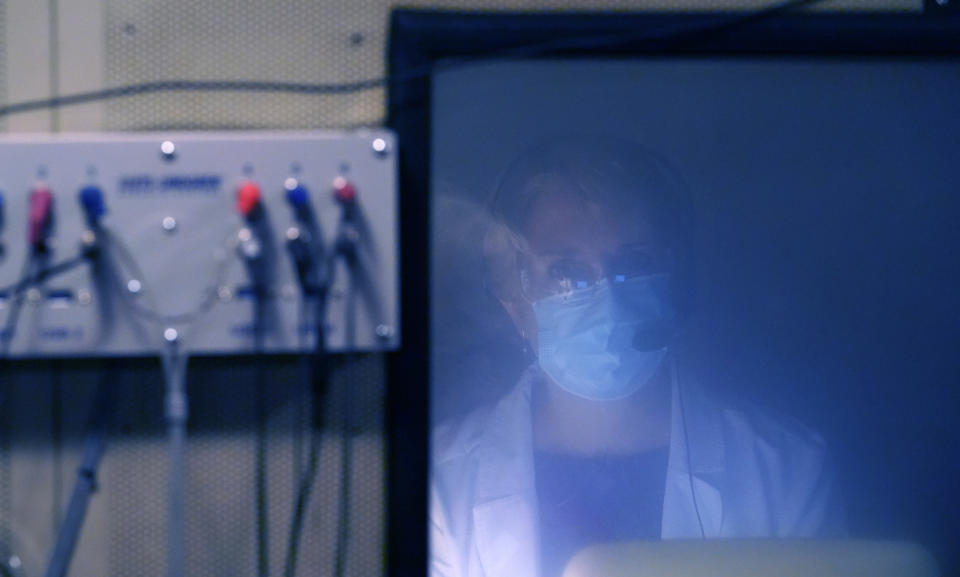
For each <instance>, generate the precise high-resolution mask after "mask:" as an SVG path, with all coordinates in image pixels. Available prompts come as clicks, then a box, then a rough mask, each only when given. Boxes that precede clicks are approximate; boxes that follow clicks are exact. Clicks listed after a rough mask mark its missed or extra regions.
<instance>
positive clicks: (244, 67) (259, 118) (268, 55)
mask: <svg viewBox="0 0 960 577" xmlns="http://www.w3.org/2000/svg"><path fill="white" fill-rule="evenodd" d="M104 2H105V6H106V9H105V18H106V24H105V33H106V52H105V59H106V72H105V75H106V78H105V83H106V85H108V86H119V85H126V84H135V83H139V82H149V81H157V80H173V79H176V80H261V81H280V82H303V83H345V82H355V81H360V80H367V79H372V78H379V77H382V76H383V74H384V73H385V69H386V66H385V50H386V33H387V22H388V19H389V13H390V10H391V8H392V7H393V6H394V5H399V4H400V3H396V2H390V1H385V0H328V1H324V2H312V1H309V0H279V1H276V2H256V1H252V0H243V1H239V2H226V1H213V2H195V1H192V0H171V1H168V2H150V1H148V0H104ZM771 4H774V3H773V2H770V1H769V0H718V1H703V0H679V1H672V0H640V1H637V0H633V1H631V0H588V1H584V0H580V1H576V0H555V1H545V0H494V1H483V2H481V1H477V0H446V1H441V2H436V1H432V2H431V1H424V0H413V1H412V2H403V3H402V5H403V6H404V7H423V8H432V9H440V8H449V9H461V10H471V9H472V10H522V11H538V10H541V11H542V10H546V11H571V10H664V9H669V10H691V11H695V10H705V9H707V10H725V9H729V10H750V9H758V8H762V7H764V6H769V5H771ZM921 6H922V2H921V1H920V0H879V1H873V0H845V1H842V2H836V1H825V2H823V3H822V4H820V5H818V7H819V8H820V9H833V10H843V9H848V10H849V9H853V10H912V9H919V8H920V7H921ZM383 115H384V91H383V89H382V88H374V89H371V90H366V91H363V92H358V93H351V94H335V95H290V94H269V93H267V94H250V93H211V92H192V93H167V94H155V95H148V96H140V97H135V98H125V99H119V100H115V101H111V102H110V103H109V104H108V106H107V114H106V119H105V122H106V128H108V129H111V130H130V129H134V130H144V129H151V130H152V129H167V128H190V129H193V128H224V127H230V128H237V127H244V128H253V127H256V128H282V127H289V128H324V127H349V126H357V125H368V124H376V123H379V122H380V121H381V119H382V118H383Z"/></svg>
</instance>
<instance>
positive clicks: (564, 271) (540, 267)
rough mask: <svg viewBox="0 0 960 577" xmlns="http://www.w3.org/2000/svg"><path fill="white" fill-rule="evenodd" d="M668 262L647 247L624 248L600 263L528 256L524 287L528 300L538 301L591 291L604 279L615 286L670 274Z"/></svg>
mask: <svg viewBox="0 0 960 577" xmlns="http://www.w3.org/2000/svg"><path fill="white" fill-rule="evenodd" d="M667 260H668V259H666V258H665V256H664V255H663V254H662V253H658V252H657V251H655V250H653V249H652V248H651V247H649V246H647V245H636V246H627V247H622V248H621V249H619V250H617V252H615V253H614V254H612V255H610V256H609V257H607V258H604V259H600V260H596V259H586V258H584V257H582V256H564V255H558V256H538V255H532V254H528V255H527V257H526V258H525V259H524V267H523V269H522V271H521V272H522V277H521V285H522V288H523V291H524V294H525V295H527V298H529V299H530V300H538V299H541V298H546V297H549V296H553V295H561V294H569V293H571V292H573V291H576V290H580V289H588V288H590V287H592V286H595V285H596V284H597V283H598V282H600V281H601V280H603V279H607V280H608V282H610V283H611V284H612V285H614V286H615V285H616V284H617V283H622V282H625V281H626V280H628V279H631V278H635V277H639V276H645V275H650V274H657V273H663V272H667V270H668V266H667Z"/></svg>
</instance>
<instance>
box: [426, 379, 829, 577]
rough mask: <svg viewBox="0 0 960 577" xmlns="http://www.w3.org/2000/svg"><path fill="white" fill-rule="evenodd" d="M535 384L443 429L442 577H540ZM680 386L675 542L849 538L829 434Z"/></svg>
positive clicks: (435, 552)
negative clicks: (827, 440)
mask: <svg viewBox="0 0 960 577" xmlns="http://www.w3.org/2000/svg"><path fill="white" fill-rule="evenodd" d="M535 378H538V369H537V368H535V367H532V368H531V369H528V370H527V372H526V373H525V374H524V376H523V377H522V378H521V380H520V382H519V384H518V385H517V386H516V387H515V388H514V390H513V391H512V392H510V393H509V394H508V395H507V396H506V397H504V398H503V399H501V400H500V402H499V403H497V404H496V405H494V406H493V407H490V408H486V409H481V410H478V411H475V412H473V413H471V414H470V415H469V416H468V417H467V418H466V419H464V420H462V421H460V422H458V423H455V424H445V425H441V426H440V427H438V428H437V429H436V430H435V431H434V434H433V440H432V449H431V453H432V463H431V483H430V485H431V487H430V576H431V577H481V576H482V577H539V575H540V572H539V566H538V565H539V547H540V545H539V531H538V522H537V520H538V512H537V496H536V489H535V487H536V485H535V483H534V463H533V442H532V429H531V404H530V398H531V390H532V383H533V380H534V379H535ZM680 380H681V381H682V384H678V383H676V382H675V383H674V386H673V408H672V424H671V440H670V450H669V457H668V462H667V478H666V487H665V492H664V497H663V517H662V523H661V536H662V537H663V538H664V539H678V538H693V539H698V538H701V529H700V525H701V523H702V525H703V533H704V534H705V536H706V537H707V538H714V537H810V536H836V535H840V534H842V533H843V515H842V512H841V511H840V509H839V508H838V507H837V502H838V501H837V496H836V491H835V488H834V485H833V477H832V470H831V467H830V463H829V460H828V458H827V452H826V447H825V445H824V443H823V440H822V439H821V438H820V437H819V436H817V435H816V434H815V433H813V432H812V431H810V430H809V429H807V428H806V427H804V426H803V425H801V424H800V423H798V422H796V421H792V420H789V419H784V418H772V417H771V416H770V415H768V414H765V413H764V412H762V411H757V410H746V411H745V410H733V409H731V408H728V407H725V406H723V405H720V404H718V403H717V402H715V401H714V400H712V399H711V398H710V397H708V396H707V395H706V394H704V393H703V391H702V389H700V388H699V387H698V386H697V385H696V384H695V383H694V382H690V381H691V380H692V379H689V378H687V377H686V376H683V377H681V379H680ZM681 392H682V394H683V405H682V407H681V405H680V403H679V400H680V399H679V396H678V395H679V394H681ZM683 415H685V416H686V418H687V420H686V423H684V422H683V420H682V416H683ZM686 435H689V439H688V440H685V436H686ZM688 446H689V450H690V458H689V461H688V459H687V447H688ZM688 462H689V463H690V464H691V466H690V467H688V465H687V463H688ZM688 470H689V473H688ZM691 486H692V487H693V490H694V491H696V503H695V502H694V498H693V496H692V493H691ZM698 512H699V520H698Z"/></svg>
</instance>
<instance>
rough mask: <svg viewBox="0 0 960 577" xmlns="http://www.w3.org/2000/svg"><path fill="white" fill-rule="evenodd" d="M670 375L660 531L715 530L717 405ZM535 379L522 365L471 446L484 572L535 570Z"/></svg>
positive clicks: (535, 372) (720, 457) (719, 460)
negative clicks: (667, 448)
mask: <svg viewBox="0 0 960 577" xmlns="http://www.w3.org/2000/svg"><path fill="white" fill-rule="evenodd" d="M673 375H674V378H673V379H672V381H673V387H672V388H673V400H672V409H671V410H672V420H671V437H670V451H669V457H668V462H667V478H666V486H665V490H664V502H663V518H662V523H661V536H662V537H663V538H665V539H669V538H694V539H696V538H700V537H703V536H706V537H711V536H717V535H719V534H720V531H721V525H722V519H723V503H722V499H721V494H722V491H721V490H722V483H723V470H724V447H723V437H722V435H721V427H720V419H719V409H718V408H717V406H716V405H714V404H713V403H712V402H710V401H709V400H708V398H707V397H706V396H705V395H703V394H702V393H701V392H700V389H699V387H697V386H696V384H695V383H694V382H693V379H691V378H688V377H687V376H686V375H680V374H678V371H676V370H674V371H673ZM539 378H542V373H541V372H540V370H539V367H537V366H536V365H534V366H532V367H530V368H529V369H527V371H526V372H525V373H524V374H523V377H522V378H521V379H520V382H519V383H518V385H517V386H516V387H515V388H514V389H513V391H511V393H510V394H508V395H507V396H505V397H504V398H503V399H501V401H500V402H499V403H498V404H497V406H496V407H495V409H494V410H493V412H492V413H491V414H490V419H489V421H488V423H487V426H486V427H485V429H484V431H483V433H482V436H481V438H480V440H479V443H478V444H477V447H476V449H475V450H476V452H475V455H476V458H477V478H476V482H477V484H476V491H475V500H474V507H473V523H474V535H475V538H476V545H477V553H478V556H479V557H480V561H481V564H482V565H483V572H484V575H485V576H486V577H500V576H503V577H506V576H508V575H509V576H511V577H516V576H537V575H539V574H540V572H539V551H540V542H539V531H538V529H537V526H538V518H539V514H538V510H537V495H536V485H535V480H534V462H533V459H534V457H533V429H532V418H531V396H532V392H533V384H534V382H535V381H536V379H539ZM688 448H689V450H688ZM688 471H689V473H688ZM701 526H702V529H701Z"/></svg>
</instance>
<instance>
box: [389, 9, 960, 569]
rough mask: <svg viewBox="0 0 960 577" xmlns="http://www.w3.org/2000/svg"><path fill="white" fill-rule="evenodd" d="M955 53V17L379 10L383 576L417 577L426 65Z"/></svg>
mask: <svg viewBox="0 0 960 577" xmlns="http://www.w3.org/2000/svg"><path fill="white" fill-rule="evenodd" d="M757 55H763V56H768V57H785V56H791V55H802V56H815V57H822V58H827V59H828V58H836V57H850V56H857V55H862V56H871V57H889V58H905V59H911V58H922V59H930V58H934V59H936V58H944V59H958V58H960V13H958V12H956V11H950V12H946V11H936V10H930V11H929V13H927V14H921V13H782V14H780V13H776V14H765V15H763V17H762V18H761V17H745V14H739V15H738V14H736V13H689V12H688V13H660V12H646V13H629V14H627V13H602V14H601V13H547V14H544V13H537V14H533V13H523V14H515V13H490V12H486V13H469V12H441V11H417V10H405V9H400V10H396V11H394V12H393V13H392V15H391V22H390V40H389V55H388V66H389V68H388V72H389V75H390V82H389V94H388V119H387V124H388V126H389V127H390V128H392V129H393V130H394V131H396V133H397V135H398V142H399V154H400V158H399V170H400V175H399V177H400V178H399V183H400V204H399V206H400V214H399V217H400V218H399V222H400V242H401V260H400V271H401V272H400V274H401V276H402V294H401V309H400V310H401V318H402V327H403V329H402V343H403V345H402V348H401V350H400V351H398V352H396V353H392V354H391V355H390V358H389V361H388V363H389V364H388V383H387V387H388V388H387V433H388V439H387V454H388V457H387V471H388V480H387V498H388V505H387V506H388V510H387V513H388V535H387V560H388V565H389V575H391V576H400V575H404V576H406V575H426V573H427V538H426V536H427V482H428V462H429V458H428V455H429V447H428V445H429V422H430V419H429V413H428V411H429V401H430V399H429V392H430V382H429V375H430V371H429V368H430V367H429V362H430V354H429V351H430V331H429V305H430V286H429V280H430V267H429V260H430V259H429V255H430V152H431V145H432V143H431V141H430V127H431V124H430V121H431V118H430V112H431V101H430V95H431V76H430V74H431V72H432V71H433V70H435V69H436V67H437V66H439V65H449V64H450V63H451V62H456V61H461V60H466V61H480V60H488V59H502V58H516V57H522V58H527V59H529V58H546V59H549V58H557V57H564V58H638V57H644V56H656V57H661V58H662V57H665V56H667V57H669V56H724V57H737V56H757Z"/></svg>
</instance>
